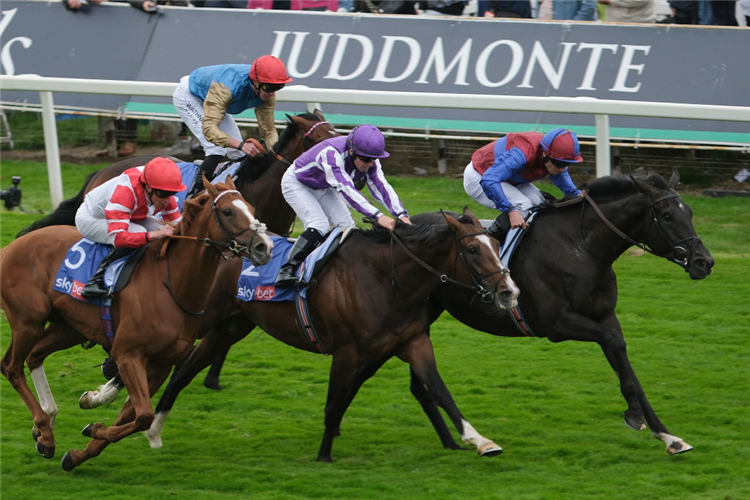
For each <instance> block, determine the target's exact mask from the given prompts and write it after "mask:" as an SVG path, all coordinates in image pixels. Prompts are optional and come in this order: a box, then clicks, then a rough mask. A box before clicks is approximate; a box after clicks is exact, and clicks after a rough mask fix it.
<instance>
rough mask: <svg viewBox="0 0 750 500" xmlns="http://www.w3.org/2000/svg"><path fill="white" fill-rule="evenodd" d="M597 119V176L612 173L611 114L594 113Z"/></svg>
mask: <svg viewBox="0 0 750 500" xmlns="http://www.w3.org/2000/svg"><path fill="white" fill-rule="evenodd" d="M594 116H595V120H596V178H597V179H599V178H601V177H605V176H607V175H610V174H611V173H612V166H611V162H610V150H609V115H594Z"/></svg>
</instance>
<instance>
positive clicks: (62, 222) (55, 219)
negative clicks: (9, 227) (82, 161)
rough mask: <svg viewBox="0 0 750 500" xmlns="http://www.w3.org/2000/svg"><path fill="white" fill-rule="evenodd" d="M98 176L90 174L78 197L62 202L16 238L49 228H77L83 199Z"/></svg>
mask: <svg viewBox="0 0 750 500" xmlns="http://www.w3.org/2000/svg"><path fill="white" fill-rule="evenodd" d="M96 174H97V172H92V173H90V174H89V176H88V177H86V182H84V184H83V187H82V188H81V190H80V191H79V192H78V194H77V195H75V196H74V197H72V198H68V199H67V200H64V201H62V202H61V203H60V205H59V206H58V207H57V208H56V209H55V210H53V211H52V213H50V214H49V215H47V216H46V217H42V218H41V219H38V220H36V221H34V222H32V223H31V224H30V225H28V226H26V227H25V228H23V229H21V230H20V231H19V232H18V234H17V235H16V238H20V237H21V236H23V235H24V234H28V233H30V232H32V231H36V230H37V229H41V228H43V227H47V226H75V225H76V212H77V211H78V208H79V207H80V206H81V204H82V203H83V198H84V197H85V196H86V187H87V186H88V185H89V183H90V182H91V179H92V177H94V175H96Z"/></svg>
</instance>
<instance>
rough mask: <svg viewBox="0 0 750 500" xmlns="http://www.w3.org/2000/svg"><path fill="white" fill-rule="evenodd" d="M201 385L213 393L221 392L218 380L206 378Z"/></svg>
mask: <svg viewBox="0 0 750 500" xmlns="http://www.w3.org/2000/svg"><path fill="white" fill-rule="evenodd" d="M203 385H204V386H205V387H206V388H207V389H213V390H214V391H220V390H221V384H220V383H219V379H217V378H212V379H209V378H206V380H204V381H203Z"/></svg>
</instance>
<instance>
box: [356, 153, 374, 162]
mask: <svg viewBox="0 0 750 500" xmlns="http://www.w3.org/2000/svg"><path fill="white" fill-rule="evenodd" d="M355 156H356V157H357V158H359V160H360V161H361V162H362V163H372V162H374V161H375V158H371V157H369V156H362V155H361V154H359V153H357V154H356V155H355Z"/></svg>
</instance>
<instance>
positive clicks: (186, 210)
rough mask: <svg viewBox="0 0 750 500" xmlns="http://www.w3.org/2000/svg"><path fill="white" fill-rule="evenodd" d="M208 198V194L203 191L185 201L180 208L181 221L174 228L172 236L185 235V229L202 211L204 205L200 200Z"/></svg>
mask: <svg viewBox="0 0 750 500" xmlns="http://www.w3.org/2000/svg"><path fill="white" fill-rule="evenodd" d="M209 196H210V195H209V194H208V193H206V192H205V191H203V192H202V193H201V194H199V195H198V196H195V197H193V198H190V199H189V200H185V203H184V204H183V207H182V220H181V221H180V222H179V223H178V224H177V226H176V227H175V230H174V234H176V235H179V234H185V232H186V231H187V228H189V227H190V225H191V224H192V223H193V221H194V220H195V218H196V216H197V215H198V213H200V211H201V210H203V205H205V203H203V202H202V200H203V199H205V198H208V197H209Z"/></svg>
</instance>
